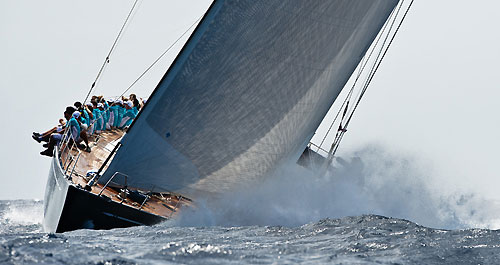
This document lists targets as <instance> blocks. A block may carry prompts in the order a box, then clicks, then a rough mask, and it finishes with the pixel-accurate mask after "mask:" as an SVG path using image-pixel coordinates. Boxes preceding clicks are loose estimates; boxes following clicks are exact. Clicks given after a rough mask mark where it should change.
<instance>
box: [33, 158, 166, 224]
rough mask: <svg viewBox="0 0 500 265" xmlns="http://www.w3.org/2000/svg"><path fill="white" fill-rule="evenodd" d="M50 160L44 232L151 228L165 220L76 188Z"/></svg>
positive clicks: (56, 164) (54, 160)
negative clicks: (144, 226)
mask: <svg viewBox="0 0 500 265" xmlns="http://www.w3.org/2000/svg"><path fill="white" fill-rule="evenodd" d="M57 157H58V156H57V155H55V156H54V158H53V159H52V164H51V168H50V172H49V178H48V180H47V187H46V190H45V198H44V220H43V228H44V230H45V231H46V232H49V233H54V232H55V233H62V232H66V231H72V230H77V229H83V228H87V229H112V228H123V227H130V226H137V225H153V224H156V223H159V222H161V221H164V220H166V218H164V217H161V216H158V215H154V214H151V213H148V212H145V211H141V210H139V209H136V208H132V207H130V206H127V205H124V204H120V203H117V202H114V201H112V200H110V199H109V198H107V197H104V196H98V195H96V194H94V193H90V192H88V191H86V190H84V189H81V188H79V187H77V186H76V185H75V184H73V183H72V182H71V181H70V180H68V179H67V178H66V177H65V174H64V171H63V169H62V168H61V166H60V163H59V159H58V158H57Z"/></svg>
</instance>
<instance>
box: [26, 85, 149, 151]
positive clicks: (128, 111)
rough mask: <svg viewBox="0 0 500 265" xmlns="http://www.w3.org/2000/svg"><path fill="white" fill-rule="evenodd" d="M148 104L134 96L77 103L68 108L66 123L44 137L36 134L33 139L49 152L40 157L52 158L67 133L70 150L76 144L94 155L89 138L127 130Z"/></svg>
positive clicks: (62, 122)
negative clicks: (106, 132)
mask: <svg viewBox="0 0 500 265" xmlns="http://www.w3.org/2000/svg"><path fill="white" fill-rule="evenodd" d="M145 103H146V100H141V101H139V100H138V99H137V97H136V96H135V95H134V94H131V95H130V96H129V97H128V98H126V97H121V98H119V99H116V100H114V99H104V97H103V96H93V97H92V99H91V101H90V102H89V103H87V104H85V105H83V104H82V103H80V102H75V104H74V105H73V106H68V107H66V110H65V111H64V118H65V119H59V122H58V124H57V125H56V126H55V127H53V128H51V129H49V130H47V131H45V132H43V133H38V132H33V135H32V138H33V139H34V140H35V141H37V142H38V143H41V142H45V143H44V144H43V147H45V148H47V149H45V150H44V151H42V152H40V154H41V155H45V156H49V157H52V156H53V155H54V147H55V146H57V145H58V144H59V143H60V142H61V139H63V135H64V133H67V135H68V137H70V139H69V142H68V143H69V144H70V146H72V145H73V144H75V145H76V146H77V147H78V148H79V149H81V150H84V151H85V152H91V147H90V145H89V137H90V136H97V135H99V134H100V133H102V132H103V131H107V130H116V129H118V130H125V129H127V128H128V127H129V126H130V124H132V121H133V120H134V119H135V117H137V114H138V113H139V111H140V110H141V108H142V107H143V106H144V104H145Z"/></svg>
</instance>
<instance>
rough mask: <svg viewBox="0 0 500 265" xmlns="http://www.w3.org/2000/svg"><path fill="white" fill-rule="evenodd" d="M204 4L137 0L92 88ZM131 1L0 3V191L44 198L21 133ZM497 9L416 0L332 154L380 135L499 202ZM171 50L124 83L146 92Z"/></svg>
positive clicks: (133, 69)
mask: <svg viewBox="0 0 500 265" xmlns="http://www.w3.org/2000/svg"><path fill="white" fill-rule="evenodd" d="M210 2H211V1H209V0H197V1H194V0H189V1H164V0H163V1H162V0H156V1H153V0H148V1H144V0H143V1H140V6H139V8H138V9H137V11H136V12H135V14H134V16H133V18H132V21H131V24H130V26H129V27H127V29H126V31H125V33H124V36H123V38H122V39H121V41H120V42H119V44H118V46H117V48H116V51H115V53H114V54H113V55H112V56H111V63H110V64H109V65H108V67H107V69H106V71H105V73H104V75H103V77H102V79H101V82H100V83H99V85H98V87H97V91H96V93H97V94H105V95H109V96H116V95H119V94H121V92H122V91H123V90H124V89H125V88H126V87H128V86H129V85H130V84H131V83H132V82H133V81H134V80H135V79H136V78H137V76H139V75H140V74H141V73H142V71H143V70H144V69H145V68H147V67H148V66H149V64H150V63H151V62H152V61H154V60H155V59H156V57H157V56H159V55H160V54H161V53H162V52H163V51H164V50H165V49H166V48H167V47H168V46H169V45H170V44H172V43H173V41H174V40H175V39H176V38H177V37H179V36H180V35H181V34H182V32H184V31H185V30H186V29H187V28H188V27H189V26H190V25H191V24H192V23H193V22H194V21H195V20H197V19H198V18H199V17H200V16H201V15H202V14H203V13H204V11H205V10H206V8H207V7H208V5H209V4H210ZM132 4H133V1H132V0H129V1H124V0H114V1H111V0H108V1H83V2H74V1H63V0H60V1H43V2H42V1H35V0H32V1H27V0H26V1H24V0H0V61H1V63H0V88H1V91H2V94H3V96H4V97H3V98H4V99H3V106H4V113H3V115H1V116H0V117H1V118H0V119H1V120H0V121H1V123H2V124H3V126H2V128H3V129H2V130H1V131H0V141H1V143H2V145H1V146H2V147H3V148H2V149H1V151H0V161H1V168H2V173H1V174H0V176H1V180H2V185H0V199H17V198H39V199H42V198H43V193H44V190H45V183H46V180H47V174H48V170H49V163H50V159H49V158H47V157H42V156H40V155H39V152H40V151H42V150H43V149H42V147H41V145H38V144H36V143H35V142H34V141H33V140H32V139H31V132H32V131H42V130H44V129H47V128H49V127H51V126H53V125H54V124H55V123H56V122H57V119H58V118H59V117H61V116H62V112H63V111H64V108H65V107H66V106H67V105H71V104H72V103H73V102H74V101H76V100H80V101H81V100H83V98H84V97H85V95H86V93H87V92H88V89H89V87H90V84H91V83H92V82H93V81H94V79H95V76H96V74H97V72H98V70H99V68H100V66H101V64H102V62H103V60H104V58H105V56H106V54H107V52H108V51H109V48H110V47H111V45H112V43H113V41H114V38H115V37H116V34H117V32H118V31H119V29H120V27H121V25H122V23H123V21H124V19H125V17H126V15H127V13H128V11H129V10H130V7H131V6H132ZM499 9H500V2H498V1H494V0H479V1H474V2H471V1H465V0H440V1H434V0H416V1H415V3H414V6H413V8H412V10H411V12H410V14H409V16H408V18H407V20H406V21H405V23H404V24H403V27H402V29H401V32H400V33H399V35H398V36H397V37H396V40H395V42H394V44H393V47H392V49H391V50H390V51H389V53H388V55H387V57H386V59H385V61H384V63H383V64H382V66H381V68H380V69H379V72H378V73H377V75H376V77H375V79H374V80H373V82H372V86H371V87H370V88H369V90H368V92H367V94H366V96H365V97H364V98H363V101H362V104H361V105H360V108H359V110H358V112H357V113H356V114H355V117H354V120H353V121H352V123H351V126H350V128H349V131H348V133H347V134H346V136H345V138H344V141H343V144H342V146H341V148H340V149H339V152H338V154H339V155H342V154H346V155H347V154H350V153H351V152H353V151H355V150H357V149H359V148H362V147H364V146H367V145H370V144H379V145H380V146H383V147H384V148H386V149H388V150H390V151H391V152H394V153H397V154H401V155H402V156H408V157H412V158H414V159H415V163H422V167H427V168H424V169H423V170H425V171H428V172H432V173H431V174H432V175H433V178H434V181H435V183H436V185H442V186H443V190H444V189H447V190H453V189H470V190H472V191H475V192H479V193H482V194H483V196H485V197H486V198H490V199H500V193H498V192H497V189H498V186H499V184H500V180H498V179H497V176H498V175H499V174H498V173H497V172H498V170H499V166H498V165H499V163H498V162H497V161H496V160H497V159H498V158H499V157H500V156H499V154H498V150H499V149H500V141H499V140H498V139H497V137H498V136H499V135H500V124H499V121H498V118H497V114H498V113H499V110H500V107H499V104H498V103H497V100H498V98H499V97H500V92H499V90H498V87H499V82H498V78H497V76H498V73H497V71H498V69H499V67H498V61H499V60H500V52H499V48H498V47H499V46H500V45H499V44H500V35H499V34H498V25H500V16H498V14H497V13H498V10H499ZM184 40H185V38H184ZM180 48H181V44H178V45H177V46H175V48H174V49H173V50H172V52H170V53H169V54H168V56H166V57H165V58H164V60H162V61H161V62H160V63H159V64H158V65H157V66H156V67H155V68H154V69H153V70H152V71H151V72H150V74H148V75H147V76H146V77H145V78H144V80H142V81H141V82H140V83H138V84H137V86H136V87H135V89H134V92H136V93H137V94H139V95H141V96H147V95H148V94H149V93H150V92H151V91H152V90H153V89H154V87H155V85H156V84H157V82H158V81H159V79H160V78H161V76H162V75H163V74H164V72H165V71H166V69H167V67H168V65H169V64H170V62H171V61H172V60H173V58H174V57H175V55H176V53H177V51H178V50H179V49H180Z"/></svg>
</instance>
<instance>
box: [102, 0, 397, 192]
mask: <svg viewBox="0 0 500 265" xmlns="http://www.w3.org/2000/svg"><path fill="white" fill-rule="evenodd" d="M397 3H398V1H397V0H370V1H367V0H348V1H347V0H330V1H324V0H311V1H302V0H247V1H224V0H216V1H214V3H212V6H211V7H210V8H209V10H208V11H207V13H206V14H205V17H204V18H203V20H202V21H201V22H200V24H199V25H198V27H197V29H196V30H195V32H194V33H193V35H192V36H191V38H190V39H189V40H188V42H187V43H186V45H185V46H184V48H183V49H182V51H181V52H180V53H179V55H178V56H177V58H176V60H175V61H174V63H173V64H172V65H171V67H170V68H169V70H168V71H167V73H166V74H165V76H164V77H163V79H162V80H161V81H160V83H159V84H158V86H157V88H156V90H155V91H154V92H153V95H152V96H151V97H150V98H149V101H148V103H147V105H146V106H145V107H144V109H143V110H142V112H141V114H140V115H139V117H138V118H137V120H136V121H135V123H134V124H133V126H132V127H131V128H130V130H129V131H128V132H127V134H126V135H125V136H124V137H123V139H122V146H121V148H120V149H119V150H118V151H117V153H116V154H115V157H114V159H113V160H112V162H111V164H110V165H109V168H108V169H107V171H106V172H105V174H104V175H103V177H102V178H101V179H100V181H101V182H103V181H106V180H108V179H109V178H110V177H111V175H112V174H113V173H114V172H121V173H124V174H126V175H128V176H129V177H128V185H129V186H131V187H136V188H143V189H147V190H151V189H152V188H153V189H155V190H161V189H166V190H170V191H175V192H180V193H181V194H183V195H186V196H196V195H199V194H206V193H217V192H222V191H225V190H228V189H231V188H232V187H234V186H235V185H239V184H241V183H246V182H248V181H255V180H259V179H262V178H264V177H265V176H266V175H269V174H270V173H272V172H273V171H274V170H275V169H276V168H277V167H278V166H279V165H281V164H283V163H285V162H286V161H289V160H290V159H295V160H296V159H298V157H299V156H300V155H301V153H302V151H303V150H304V149H305V147H306V145H307V144H308V142H309V140H310V139H311V137H312V136H313V134H314V132H315V130H316V128H317V127H318V126H319V124H320V123H321V121H322V119H323V117H324V116H325V115H326V113H327V111H328V109H329V108H330V106H331V105H332V104H333V102H334V100H335V99H336V98H337V96H338V95H339V93H340V91H341V89H342V88H343V87H344V85H345V84H346V82H347V81H348V79H349V77H350V76H351V74H352V72H353V71H354V70H355V68H356V66H357V65H358V63H359V62H360V60H361V58H362V57H363V55H364V54H365V53H366V51H367V49H368V48H369V46H370V44H371V43H372V42H373V40H374V38H375V37H376V35H377V34H378V32H379V31H380V29H381V28H382V26H383V24H384V23H385V21H386V20H387V18H388V17H389V15H390V13H391V12H392V10H393V9H394V7H395V6H396V5H397Z"/></svg>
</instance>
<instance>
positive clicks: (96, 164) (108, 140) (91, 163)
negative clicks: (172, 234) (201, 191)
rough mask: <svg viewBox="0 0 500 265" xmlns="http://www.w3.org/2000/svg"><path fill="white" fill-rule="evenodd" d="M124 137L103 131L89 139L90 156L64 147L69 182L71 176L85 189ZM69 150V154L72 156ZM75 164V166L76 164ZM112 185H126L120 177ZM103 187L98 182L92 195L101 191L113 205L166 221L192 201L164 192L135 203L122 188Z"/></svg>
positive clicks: (153, 194)
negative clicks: (162, 218)
mask: <svg viewBox="0 0 500 265" xmlns="http://www.w3.org/2000/svg"><path fill="white" fill-rule="evenodd" d="M123 134H124V132H123V131H121V130H118V129H115V130H111V131H104V132H102V133H101V134H100V135H99V136H96V137H94V136H93V137H90V139H89V144H90V147H91V148H92V151H91V152H90V153H88V152H85V151H80V150H78V149H77V148H76V147H73V148H72V149H71V150H68V149H67V148H64V146H62V148H61V149H62V152H61V164H62V168H63V169H64V170H66V176H67V177H68V179H69V177H70V176H71V179H70V180H71V181H72V182H73V183H74V184H75V185H77V186H80V187H85V185H87V183H88V182H89V181H90V177H87V176H86V175H87V171H89V170H91V171H97V170H98V169H99V168H100V167H101V166H102V164H103V163H104V161H105V160H106V158H107V157H108V156H109V155H110V154H111V153H112V151H113V148H114V147H115V146H116V144H117V143H118V142H119V140H120V139H121V137H122V136H123ZM68 151H69V152H70V153H69V154H68ZM75 161H76V165H75V164H74V162H75ZM110 162H111V161H109V162H108V163H107V165H109V163H110ZM107 165H105V167H104V169H103V170H102V172H104V171H105V170H106V168H107ZM113 182H115V183H119V184H121V185H123V184H124V182H123V177H117V180H116V181H113ZM103 187H104V185H103V184H100V183H97V184H95V185H93V186H92V190H91V191H90V192H91V193H94V194H96V195H98V194H99V193H101V191H102V193H101V196H105V197H107V198H109V199H111V200H112V201H114V202H117V203H119V204H123V205H126V206H129V207H132V208H136V209H139V210H142V211H145V212H148V213H151V214H155V215H159V216H162V217H164V218H171V217H172V216H175V215H176V213H177V210H178V209H179V208H180V207H181V206H183V205H190V202H191V200H190V199H188V198H185V197H182V196H181V195H179V194H174V193H165V192H161V193H159V192H154V191H152V192H149V191H142V193H144V194H148V196H147V198H146V200H145V201H133V200H132V199H131V198H129V197H127V196H125V194H124V193H123V192H121V191H120V189H119V188H115V187H109V186H108V187H106V188H105V189H104V190H103ZM129 189H133V187H129ZM148 192H149V193H148Z"/></svg>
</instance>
